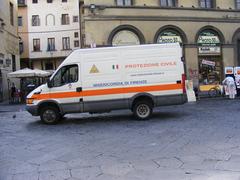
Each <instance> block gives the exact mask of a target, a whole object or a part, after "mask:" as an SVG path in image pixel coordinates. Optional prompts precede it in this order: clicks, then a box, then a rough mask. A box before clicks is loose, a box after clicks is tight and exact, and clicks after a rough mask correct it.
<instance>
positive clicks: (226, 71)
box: [225, 67, 233, 75]
mask: <svg viewBox="0 0 240 180" xmlns="http://www.w3.org/2000/svg"><path fill="white" fill-rule="evenodd" d="M225 74H231V75H232V74H233V67H225Z"/></svg>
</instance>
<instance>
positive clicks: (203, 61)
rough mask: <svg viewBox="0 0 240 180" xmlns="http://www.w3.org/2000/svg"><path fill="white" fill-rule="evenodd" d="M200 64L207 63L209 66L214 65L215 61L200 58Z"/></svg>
mask: <svg viewBox="0 0 240 180" xmlns="http://www.w3.org/2000/svg"><path fill="white" fill-rule="evenodd" d="M202 64H205V65H209V66H215V65H216V63H215V62H214V61H208V60H205V59H203V60H202Z"/></svg>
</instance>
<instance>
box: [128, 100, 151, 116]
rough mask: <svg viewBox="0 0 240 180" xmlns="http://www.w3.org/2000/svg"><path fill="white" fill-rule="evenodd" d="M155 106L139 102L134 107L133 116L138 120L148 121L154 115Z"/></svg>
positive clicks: (146, 102)
mask: <svg viewBox="0 0 240 180" xmlns="http://www.w3.org/2000/svg"><path fill="white" fill-rule="evenodd" d="M152 110H153V105H152V104H151V103H150V102H148V101H138V102H136V103H135V104H134V106H133V114H134V116H135V117H136V118H137V119H138V120H147V119H149V118H150V116H151V115H152Z"/></svg>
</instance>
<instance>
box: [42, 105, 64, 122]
mask: <svg viewBox="0 0 240 180" xmlns="http://www.w3.org/2000/svg"><path fill="white" fill-rule="evenodd" d="M40 117H41V120H42V122H44V123H45V124H57V122H58V121H59V119H60V117H61V116H60V113H59V111H58V109H57V108H55V107H51V106H49V107H43V108H42V110H41V113H40Z"/></svg>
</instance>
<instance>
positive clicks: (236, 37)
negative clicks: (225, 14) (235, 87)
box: [232, 28, 240, 66]
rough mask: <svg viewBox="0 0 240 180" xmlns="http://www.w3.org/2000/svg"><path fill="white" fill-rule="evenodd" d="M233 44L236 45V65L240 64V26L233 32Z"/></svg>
mask: <svg viewBox="0 0 240 180" xmlns="http://www.w3.org/2000/svg"><path fill="white" fill-rule="evenodd" d="M232 44H233V45H234V62H235V65H237V66H240V28H238V29H237V30H236V31H235V33H234V34H233V37H232Z"/></svg>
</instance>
